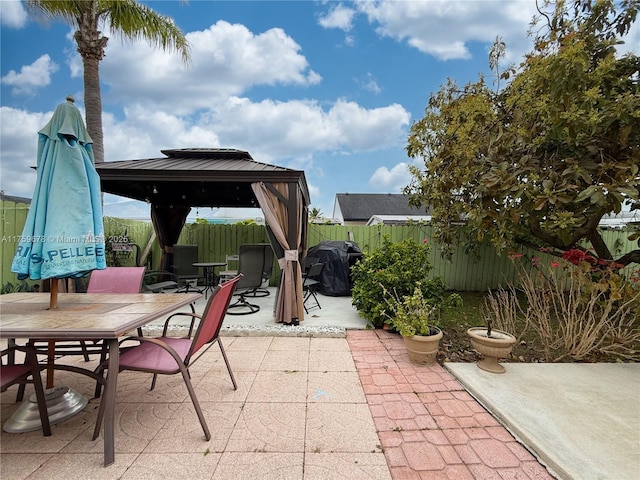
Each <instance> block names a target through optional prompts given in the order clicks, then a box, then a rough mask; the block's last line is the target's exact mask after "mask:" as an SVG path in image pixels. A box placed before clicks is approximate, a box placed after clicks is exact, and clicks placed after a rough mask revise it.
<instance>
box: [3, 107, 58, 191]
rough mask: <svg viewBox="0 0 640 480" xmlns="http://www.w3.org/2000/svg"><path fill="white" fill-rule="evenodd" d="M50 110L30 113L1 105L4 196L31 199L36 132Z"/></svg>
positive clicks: (49, 113)
mask: <svg viewBox="0 0 640 480" xmlns="http://www.w3.org/2000/svg"><path fill="white" fill-rule="evenodd" d="M52 115H53V112H46V113H30V112H26V111H24V110H18V109H15V108H11V107H4V106H3V107H0V123H1V124H2V128H1V129H0V144H1V145H2V161H0V190H2V191H4V192H5V193H6V194H7V195H16V196H19V197H28V198H31V196H32V195H33V188H34V185H35V183H36V171H35V170H34V169H33V168H31V167H35V166H36V164H37V147H38V131H39V130H40V129H42V127H44V126H45V125H46V124H47V122H48V121H49V120H50V119H51V116H52Z"/></svg>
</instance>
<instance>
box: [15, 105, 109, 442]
mask: <svg viewBox="0 0 640 480" xmlns="http://www.w3.org/2000/svg"><path fill="white" fill-rule="evenodd" d="M91 144H92V140H91V137H90V136H89V134H88V133H87V130H86V128H85V125H84V122H83V120H82V115H81V114H80V111H79V110H78V109H77V108H76V106H75V105H74V104H73V99H72V98H70V97H67V101H66V102H65V103H62V104H60V105H58V107H57V108H56V110H55V112H54V114H53V116H52V117H51V120H50V121H49V123H47V125H46V126H45V127H44V128H43V129H42V130H40V131H39V132H38V157H37V177H36V186H35V189H34V192H33V198H32V200H31V206H30V208H29V213H28V214H27V219H26V222H25V225H24V229H23V231H22V236H21V237H20V242H19V243H18V247H17V250H16V253H15V256H14V258H13V262H12V264H11V271H12V272H14V273H16V274H17V275H18V279H26V278H30V279H31V280H45V279H51V294H50V301H49V308H50V309H54V308H57V306H58V300H57V294H58V279H63V278H74V277H80V276H83V275H85V274H86V273H88V272H90V271H92V270H96V269H100V270H101V269H104V268H106V260H105V245H104V226H103V223H102V198H101V192H100V177H99V176H98V174H97V172H96V170H95V166H94V159H93V151H92V148H91ZM53 347H54V344H53V343H50V345H49V350H50V352H51V354H52V353H53ZM51 362H52V358H50V363H51ZM52 402H58V403H59V402H64V403H65V404H67V408H63V409H60V407H59V405H56V406H55V408H53V410H55V411H56V415H57V416H56V418H53V417H52V418H50V420H51V423H56V422H59V421H61V420H64V419H65V418H68V417H70V416H71V415H74V414H75V413H77V412H78V411H80V410H82V409H83V408H84V406H85V405H86V402H87V400H86V399H85V398H84V397H82V396H81V395H79V394H78V393H77V392H75V391H73V390H72V389H70V388H68V387H58V388H54V387H53V370H52V369H49V371H48V372H47V404H48V408H49V413H50V417H51V411H52V408H51V407H52V405H51V403H52ZM30 403H32V402H29V401H27V402H25V403H24V404H23V407H25V411H24V413H23V414H22V415H24V416H25V417H28V416H30V414H29V409H30ZM21 410H22V407H21V409H19V410H18V411H16V414H17V417H18V420H17V426H16V427H14V428H13V430H7V425H6V424H5V430H7V431H26V430H27V429H29V428H32V427H30V426H24V430H21V428H22V426H23V425H22V424H23V423H25V422H24V421H22V420H20V419H19V418H21V413H20V412H21ZM59 410H61V411H59ZM16 414H14V416H12V419H15V418H16ZM8 423H9V422H8ZM14 423H16V422H14ZM9 428H12V427H11V424H10V427H9ZM37 428H39V426H38V427H37Z"/></svg>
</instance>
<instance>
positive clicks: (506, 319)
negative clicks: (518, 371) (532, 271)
mask: <svg viewBox="0 0 640 480" xmlns="http://www.w3.org/2000/svg"><path fill="white" fill-rule="evenodd" d="M517 309H518V305H517V300H516V295H515V291H512V292H507V291H505V290H502V289H500V290H499V292H498V294H497V296H495V297H494V296H493V294H492V293H491V292H490V293H489V296H488V298H487V299H486V300H485V308H484V309H483V310H482V316H483V318H484V321H485V324H486V327H472V328H470V329H469V330H467V335H469V338H470V340H471V347H472V348H473V349H474V350H476V351H477V352H478V353H479V354H481V355H482V358H481V359H480V360H479V361H478V363H477V365H478V368H480V369H482V370H484V371H486V372H490V373H504V372H505V371H506V370H505V368H504V367H503V366H502V365H500V364H499V363H498V360H499V359H501V358H506V357H508V356H509V354H510V353H511V350H512V349H513V346H514V345H515V344H516V337H514V336H513V335H511V334H510V333H507V332H505V331H503V330H496V329H494V328H493V323H494V322H497V323H498V324H499V325H501V326H505V327H504V328H507V327H509V326H511V328H514V320H515V315H516V312H517Z"/></svg>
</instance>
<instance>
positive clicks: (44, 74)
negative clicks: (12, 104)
mask: <svg viewBox="0 0 640 480" xmlns="http://www.w3.org/2000/svg"><path fill="white" fill-rule="evenodd" d="M58 68H59V67H58V65H57V64H56V63H55V62H54V61H52V60H51V57H50V56H49V55H47V54H45V55H42V56H41V57H40V58H38V59H37V60H36V61H35V62H33V63H32V64H31V65H23V67H22V68H21V69H20V72H16V71H15V70H9V73H7V74H6V75H5V76H4V77H2V83H3V84H5V85H11V86H13V88H12V89H11V93H12V94H13V95H20V94H31V93H32V92H34V91H35V90H36V89H38V88H41V87H45V86H47V85H49V84H50V83H51V74H52V73H55V72H57V71H58Z"/></svg>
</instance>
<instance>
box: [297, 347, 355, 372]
mask: <svg viewBox="0 0 640 480" xmlns="http://www.w3.org/2000/svg"><path fill="white" fill-rule="evenodd" d="M309 371H310V372H355V371H356V365H355V363H354V362H353V357H352V356H351V353H349V352H343V351H335V350H312V351H311V352H309Z"/></svg>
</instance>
